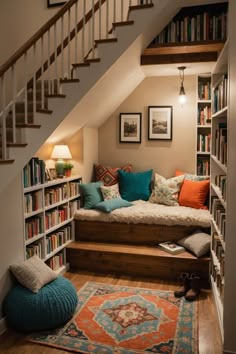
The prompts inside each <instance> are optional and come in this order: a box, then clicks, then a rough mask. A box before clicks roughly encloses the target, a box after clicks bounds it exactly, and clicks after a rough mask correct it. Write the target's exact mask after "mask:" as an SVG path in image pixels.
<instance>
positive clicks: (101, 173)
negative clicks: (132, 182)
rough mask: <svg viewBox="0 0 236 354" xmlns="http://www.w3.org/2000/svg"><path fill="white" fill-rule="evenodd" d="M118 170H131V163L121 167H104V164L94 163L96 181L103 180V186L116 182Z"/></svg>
mask: <svg viewBox="0 0 236 354" xmlns="http://www.w3.org/2000/svg"><path fill="white" fill-rule="evenodd" d="M118 170H122V171H125V172H131V170H132V165H126V166H122V167H106V166H104V165H95V179H96V181H103V184H104V186H112V185H113V184H116V183H118Z"/></svg>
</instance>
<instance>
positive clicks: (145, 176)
mask: <svg viewBox="0 0 236 354" xmlns="http://www.w3.org/2000/svg"><path fill="white" fill-rule="evenodd" d="M152 171H153V170H148V171H144V172H136V173H132V172H130V173H128V172H125V171H122V170H118V174H119V186H120V194H121V198H123V199H125V200H128V201H129V202H132V201H133V200H139V199H141V200H148V199H149V197H150V194H151V190H150V184H151V179H152Z"/></svg>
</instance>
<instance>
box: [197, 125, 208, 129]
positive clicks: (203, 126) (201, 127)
mask: <svg viewBox="0 0 236 354" xmlns="http://www.w3.org/2000/svg"><path fill="white" fill-rule="evenodd" d="M197 128H198V129H211V124H204V125H202V124H198V125H197Z"/></svg>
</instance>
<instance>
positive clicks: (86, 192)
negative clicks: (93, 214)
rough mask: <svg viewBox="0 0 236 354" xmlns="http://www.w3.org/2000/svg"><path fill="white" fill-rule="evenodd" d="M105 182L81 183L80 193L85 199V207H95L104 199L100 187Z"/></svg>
mask: <svg viewBox="0 0 236 354" xmlns="http://www.w3.org/2000/svg"><path fill="white" fill-rule="evenodd" d="M101 186H103V182H101V181H99V182H92V183H81V184H80V185H79V189H80V193H81V195H82V199H83V207H84V209H93V208H94V207H95V205H97V204H98V203H100V202H101V201H102V200H103V196H102V192H101V189H100V187H101Z"/></svg>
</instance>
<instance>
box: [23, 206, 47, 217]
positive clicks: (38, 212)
mask: <svg viewBox="0 0 236 354" xmlns="http://www.w3.org/2000/svg"><path fill="white" fill-rule="evenodd" d="M42 213H43V208H40V209H37V210H35V211H32V212H31V213H25V215H24V217H25V219H27V218H31V216H35V215H37V214H42Z"/></svg>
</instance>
